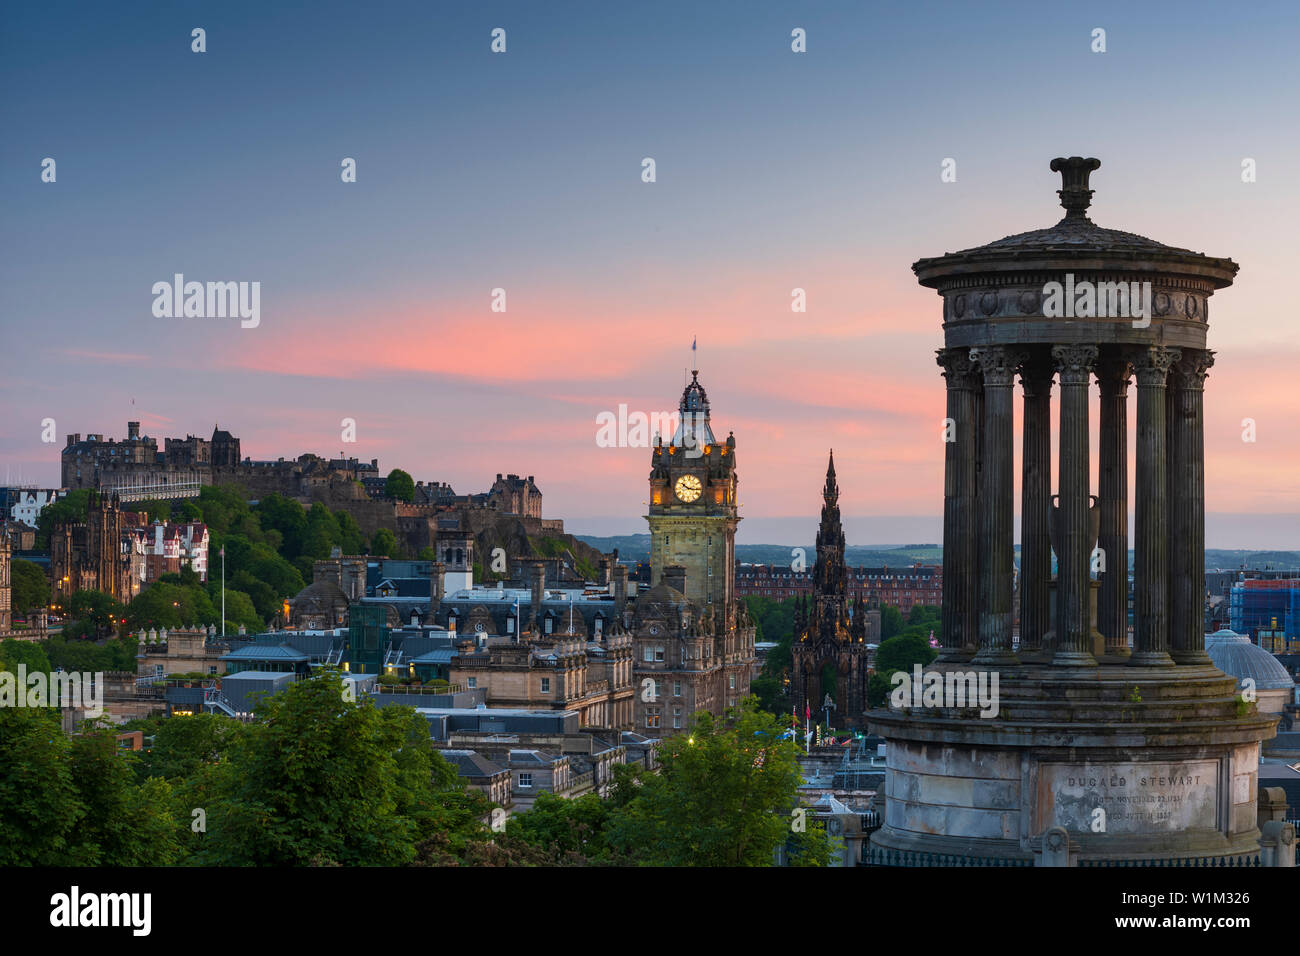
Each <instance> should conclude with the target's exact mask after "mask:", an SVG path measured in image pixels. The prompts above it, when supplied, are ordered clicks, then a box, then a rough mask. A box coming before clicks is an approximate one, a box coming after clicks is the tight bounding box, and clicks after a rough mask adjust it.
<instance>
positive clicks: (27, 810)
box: [0, 664, 92, 866]
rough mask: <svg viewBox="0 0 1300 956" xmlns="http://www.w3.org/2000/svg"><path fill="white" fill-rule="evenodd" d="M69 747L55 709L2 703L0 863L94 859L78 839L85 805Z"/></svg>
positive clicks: (49, 863) (73, 863)
mask: <svg viewBox="0 0 1300 956" xmlns="http://www.w3.org/2000/svg"><path fill="white" fill-rule="evenodd" d="M5 667H6V668H7V667H8V665H7V664H6V665H5ZM70 750H71V745H70V743H69V741H68V737H67V735H66V734H64V733H63V729H62V728H61V727H60V726H59V712H58V711H57V710H53V709H48V708H40V707H0V820H2V821H4V828H3V829H4V839H2V840H0V866H77V865H85V864H87V863H90V862H92V861H91V860H89V859H87V857H86V854H85V852H84V848H83V846H82V842H81V839H80V836H81V835H80V832H79V824H80V823H81V821H82V820H83V819H84V818H85V816H86V806H85V803H84V802H83V801H82V799H81V795H80V794H79V793H78V791H77V787H76V785H75V784H74V783H73V779H72V766H71V764H70V761H69V760H68V754H69V751H70Z"/></svg>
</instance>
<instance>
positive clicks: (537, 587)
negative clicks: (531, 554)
mask: <svg viewBox="0 0 1300 956" xmlns="http://www.w3.org/2000/svg"><path fill="white" fill-rule="evenodd" d="M529 567H530V571H531V575H530V576H531V578H532V587H533V607H532V610H531V611H530V612H529V616H528V628H529V630H531V631H533V632H534V633H536V632H537V628H538V626H539V625H538V622H539V621H540V619H541V616H542V596H543V593H544V591H545V588H546V565H545V564H543V563H542V562H541V561H534V562H533V563H532V564H531V565H530V566H529Z"/></svg>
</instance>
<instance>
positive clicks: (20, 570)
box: [9, 558, 50, 617]
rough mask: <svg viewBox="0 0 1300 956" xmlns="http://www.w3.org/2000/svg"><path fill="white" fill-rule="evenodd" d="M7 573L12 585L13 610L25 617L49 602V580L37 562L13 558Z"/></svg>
mask: <svg viewBox="0 0 1300 956" xmlns="http://www.w3.org/2000/svg"><path fill="white" fill-rule="evenodd" d="M9 574H10V578H11V583H12V585H13V598H12V602H13V603H12V606H13V612H14V613H15V614H17V615H19V616H20V617H27V615H28V614H30V613H31V612H32V611H33V610H40V609H41V608H44V607H47V606H48V605H49V603H50V582H49V581H48V580H47V579H46V577H45V572H44V571H42V570H41V566H40V565H39V564H34V563H33V562H31V561H24V560H23V559H22V558H14V559H13V563H12V564H11V565H10V569H9Z"/></svg>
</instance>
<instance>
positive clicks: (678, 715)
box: [673, 707, 682, 730]
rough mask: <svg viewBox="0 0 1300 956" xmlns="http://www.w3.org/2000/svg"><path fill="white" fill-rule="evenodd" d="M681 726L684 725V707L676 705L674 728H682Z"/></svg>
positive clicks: (674, 709)
mask: <svg viewBox="0 0 1300 956" xmlns="http://www.w3.org/2000/svg"><path fill="white" fill-rule="evenodd" d="M681 726H682V709H681V708H680V707H674V708H673V729H674V730H680V729H681Z"/></svg>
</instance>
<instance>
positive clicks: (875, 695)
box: [867, 625, 938, 707]
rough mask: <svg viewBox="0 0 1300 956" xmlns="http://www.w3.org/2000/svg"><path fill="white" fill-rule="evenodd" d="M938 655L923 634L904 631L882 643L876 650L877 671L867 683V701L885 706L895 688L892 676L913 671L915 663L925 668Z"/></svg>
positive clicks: (876, 705) (875, 705) (874, 705)
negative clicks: (905, 632) (900, 672)
mask: <svg viewBox="0 0 1300 956" xmlns="http://www.w3.org/2000/svg"><path fill="white" fill-rule="evenodd" d="M924 626H925V625H921V626H920V627H918V629H917V630H918V631H919V630H920V628H921V627H924ZM937 656H938V654H937V653H936V652H935V650H934V648H932V647H931V646H930V641H929V639H928V638H927V637H925V636H923V635H922V634H920V633H912V634H903V635H899V636H898V637H891V638H890V639H889V640H887V641H884V642H882V643H881V645H880V647H879V648H878V649H877V651H876V669H875V673H873V674H872V675H871V679H870V680H869V681H868V682H867V703H868V704H870V705H871V706H872V707H882V706H884V704H885V702H886V701H887V700H888V699H889V695H890V693H891V692H892V691H893V689H894V683H893V681H892V680H891V678H892V677H893V675H894V674H895V673H897V672H898V671H904V672H909V673H910V672H911V670H912V667H913V666H914V665H916V664H920V665H921V666H922V667H924V666H925V665H926V664H929V663H930V662H931V661H932V660H934V659H935V657H937Z"/></svg>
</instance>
